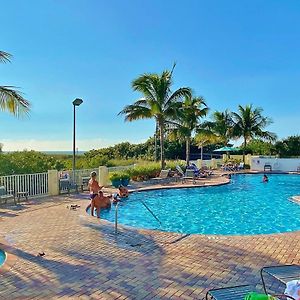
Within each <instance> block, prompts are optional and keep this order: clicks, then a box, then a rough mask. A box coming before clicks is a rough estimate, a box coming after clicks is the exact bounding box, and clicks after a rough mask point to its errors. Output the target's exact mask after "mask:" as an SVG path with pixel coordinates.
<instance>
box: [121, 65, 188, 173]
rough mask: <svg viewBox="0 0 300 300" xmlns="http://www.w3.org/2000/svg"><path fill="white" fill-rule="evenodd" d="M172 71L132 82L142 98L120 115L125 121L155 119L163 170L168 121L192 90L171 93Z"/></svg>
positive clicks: (178, 90) (186, 89) (139, 78)
mask: <svg viewBox="0 0 300 300" xmlns="http://www.w3.org/2000/svg"><path fill="white" fill-rule="evenodd" d="M174 67H175V65H174V66H173V68H172V70H171V71H169V70H166V71H163V72H162V73H161V74H143V75H141V76H139V77H138V78H137V79H135V80H134V81H133V82H132V88H133V90H134V91H138V92H141V93H142V94H143V98H140V99H139V100H137V101H136V102H134V103H133V104H131V105H127V106H125V107H124V108H123V110H122V111H121V112H120V113H119V115H120V114H121V115H125V121H135V120H139V119H150V118H154V119H155V122H156V124H157V126H158V128H159V137H160V160H161V168H162V169H163V168H164V167H165V152H164V135H165V125H166V122H167V120H170V119H172V118H173V117H174V116H175V115H176V113H177V112H176V108H177V107H178V106H177V105H176V104H177V103H178V102H180V101H182V99H183V98H184V97H185V96H187V97H190V96H191V89H190V88H187V87H183V88H179V89H177V90H176V91H175V92H172V91H171V86H172V83H173V82H172V75H173V70H174Z"/></svg>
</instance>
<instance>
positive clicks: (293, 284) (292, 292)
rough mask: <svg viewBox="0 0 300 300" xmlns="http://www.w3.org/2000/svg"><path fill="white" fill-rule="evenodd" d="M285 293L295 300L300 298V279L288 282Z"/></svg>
mask: <svg viewBox="0 0 300 300" xmlns="http://www.w3.org/2000/svg"><path fill="white" fill-rule="evenodd" d="M284 293H285V295H288V296H291V297H293V298H294V299H295V300H300V279H297V280H292V281H289V282H287V283H286V289H285V291H284Z"/></svg>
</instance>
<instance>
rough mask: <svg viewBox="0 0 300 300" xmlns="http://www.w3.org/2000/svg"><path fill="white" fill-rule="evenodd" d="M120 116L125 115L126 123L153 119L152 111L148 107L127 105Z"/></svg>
mask: <svg viewBox="0 0 300 300" xmlns="http://www.w3.org/2000/svg"><path fill="white" fill-rule="evenodd" d="M119 115H125V121H129V122H131V121H134V120H139V119H149V118H151V117H153V115H152V113H151V110H150V109H149V108H148V107H144V106H138V105H134V104H132V105H127V106H125V107H124V109H123V110H122V111H120V112H119Z"/></svg>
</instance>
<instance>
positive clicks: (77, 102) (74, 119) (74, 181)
mask: <svg viewBox="0 0 300 300" xmlns="http://www.w3.org/2000/svg"><path fill="white" fill-rule="evenodd" d="M82 102H83V100H82V99H79V98H76V99H75V100H74V101H73V102H72V103H73V164H72V167H73V183H74V184H76V180H75V169H76V167H75V127H76V118H75V117H76V114H75V111H76V110H75V107H76V106H79V105H80V104H82Z"/></svg>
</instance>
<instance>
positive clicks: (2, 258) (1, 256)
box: [0, 249, 6, 267]
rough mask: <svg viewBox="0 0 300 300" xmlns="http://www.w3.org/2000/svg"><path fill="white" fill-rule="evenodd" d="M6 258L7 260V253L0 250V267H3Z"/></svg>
mask: <svg viewBox="0 0 300 300" xmlns="http://www.w3.org/2000/svg"><path fill="white" fill-rule="evenodd" d="M5 258H6V255H5V252H4V251H2V250H1V249H0V267H1V266H2V265H3V263H4V261H5Z"/></svg>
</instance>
